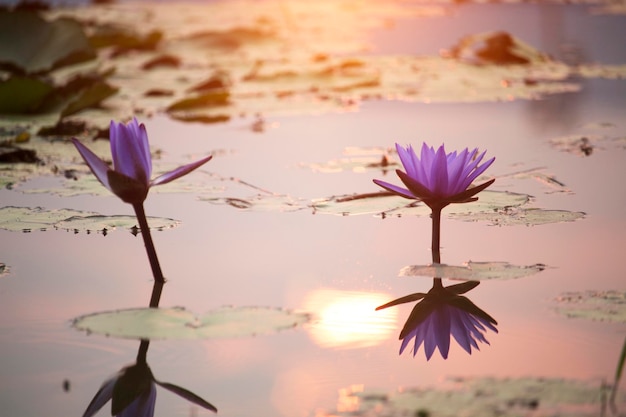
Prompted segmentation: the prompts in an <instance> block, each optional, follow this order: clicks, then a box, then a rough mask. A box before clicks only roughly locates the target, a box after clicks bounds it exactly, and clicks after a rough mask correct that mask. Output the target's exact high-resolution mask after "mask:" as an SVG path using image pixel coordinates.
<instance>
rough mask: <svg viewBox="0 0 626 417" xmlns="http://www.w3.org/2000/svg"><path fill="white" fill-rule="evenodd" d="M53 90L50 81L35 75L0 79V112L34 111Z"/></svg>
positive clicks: (18, 112)
mask: <svg viewBox="0 0 626 417" xmlns="http://www.w3.org/2000/svg"><path fill="white" fill-rule="evenodd" d="M53 90H54V86H52V85H51V84H50V83H48V82H46V81H43V80H41V79H39V78H35V77H22V76H14V77H11V78H9V79H8V80H6V81H0V114H20V113H33V112H35V111H37V110H38V109H39V106H41V104H42V103H43V102H44V100H45V98H46V97H47V96H48V94H50V92H52V91H53Z"/></svg>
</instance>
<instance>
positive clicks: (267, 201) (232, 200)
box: [200, 194, 306, 211]
mask: <svg viewBox="0 0 626 417" xmlns="http://www.w3.org/2000/svg"><path fill="white" fill-rule="evenodd" d="M200 200H201V201H207V202H209V203H213V204H226V205H229V206H232V207H235V208H237V209H240V210H253V211H298V210H302V209H304V208H306V205H305V204H304V202H303V201H299V200H297V199H294V198H293V197H290V196H288V195H275V194H257V195H255V196H252V197H246V198H237V197H200Z"/></svg>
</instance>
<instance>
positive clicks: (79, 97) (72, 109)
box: [61, 81, 118, 117]
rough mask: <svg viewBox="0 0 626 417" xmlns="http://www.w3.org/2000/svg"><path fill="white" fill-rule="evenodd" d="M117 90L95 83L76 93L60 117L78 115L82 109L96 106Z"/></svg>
mask: <svg viewBox="0 0 626 417" xmlns="http://www.w3.org/2000/svg"><path fill="white" fill-rule="evenodd" d="M117 91H118V88H115V87H112V86H110V85H109V84H107V83H106V82H104V81H96V82H94V83H93V84H91V85H88V86H86V88H84V89H81V90H79V91H77V94H76V95H75V96H73V97H72V98H71V99H70V100H69V102H68V103H67V105H66V106H65V107H64V108H63V111H62V112H61V117H65V116H69V115H71V114H74V113H78V112H79V111H81V110H83V109H87V108H89V107H94V106H98V105H99V104H100V103H101V102H102V101H104V100H105V99H107V98H109V97H111V96H112V95H113V94H115V93H117Z"/></svg>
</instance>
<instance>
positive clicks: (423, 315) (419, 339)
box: [377, 278, 498, 360]
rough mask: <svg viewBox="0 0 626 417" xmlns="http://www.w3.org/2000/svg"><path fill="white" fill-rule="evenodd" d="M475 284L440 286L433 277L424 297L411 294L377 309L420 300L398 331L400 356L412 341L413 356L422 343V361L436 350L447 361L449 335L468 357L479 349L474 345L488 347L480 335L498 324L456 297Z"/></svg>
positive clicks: (475, 307)
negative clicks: (474, 350)
mask: <svg viewBox="0 0 626 417" xmlns="http://www.w3.org/2000/svg"><path fill="white" fill-rule="evenodd" d="M477 285H478V282H477V281H470V282H464V283H461V284H456V285H451V286H449V287H443V286H442V285H441V279H438V278H436V279H435V285H433V288H432V289H431V290H430V291H429V292H428V293H427V294H423V293H416V294H411V295H409V296H406V297H402V298H400V299H398V300H394V301H391V302H389V303H387V304H385V305H383V306H380V307H378V308H377V310H379V309H382V308H387V307H391V306H393V305H397V304H401V303H406V302H409V301H415V300H420V299H421V300H422V301H420V302H419V303H417V304H416V305H415V307H414V308H413V311H411V314H410V315H409V318H408V319H407V321H406V323H405V324H404V328H403V329H402V331H401V332H400V339H401V340H402V345H401V346H400V354H402V352H404V350H405V349H406V348H407V346H408V345H409V344H410V343H411V341H413V340H414V345H413V356H415V354H416V353H417V351H418V350H419V348H420V346H422V344H423V345H424V353H425V354H426V360H430V358H431V357H432V355H433V353H434V351H435V349H436V348H439V353H441V356H442V357H443V358H444V359H447V358H448V352H449V350H450V335H452V336H453V337H454V339H455V340H456V341H457V343H458V344H459V345H460V346H461V347H462V348H463V349H465V351H466V352H467V353H469V354H471V353H472V347H473V348H474V349H477V350H480V348H479V347H478V342H482V343H486V344H489V341H488V340H487V339H486V338H485V336H484V333H485V332H486V331H487V330H488V329H489V330H491V331H493V332H495V333H498V329H497V328H496V327H495V326H496V325H497V324H498V323H497V322H496V321H495V320H494V319H493V317H491V316H490V315H489V314H487V313H485V312H484V311H483V310H481V309H480V308H478V307H477V306H476V305H475V304H474V303H472V302H471V301H470V300H469V299H468V298H467V297H464V296H461V295H459V294H463V293H465V292H467V291H469V290H471V289H472V288H474V287H476V286H477Z"/></svg>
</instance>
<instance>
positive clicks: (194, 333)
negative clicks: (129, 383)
mask: <svg viewBox="0 0 626 417" xmlns="http://www.w3.org/2000/svg"><path fill="white" fill-rule="evenodd" d="M309 319H310V317H309V315H308V314H306V313H295V312H292V311H288V310H283V309H280V308H271V307H222V308H220V309H217V310H214V311H211V312H209V313H206V314H204V315H202V316H197V315H195V314H193V313H191V312H189V311H187V310H185V309H184V308H180V307H176V308H136V309H127V310H117V311H110V312H103V313H95V314H90V315H86V316H82V317H78V318H76V319H74V321H73V326H74V327H75V328H77V329H79V330H85V331H88V332H93V333H98V334H104V335H107V336H113V337H120V338H130V339H169V340H179V339H216V338H219V339H221V338H235V337H245V336H257V335H261V334H268V333H274V332H277V331H280V330H284V329H290V328H293V327H296V326H299V325H302V324H304V323H306V322H308V321H309Z"/></svg>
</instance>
